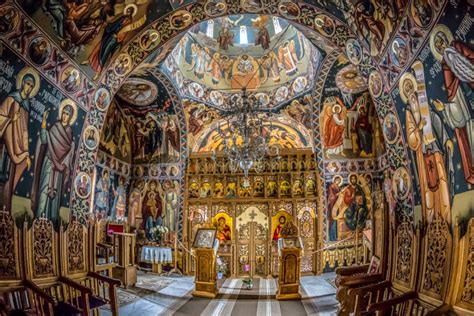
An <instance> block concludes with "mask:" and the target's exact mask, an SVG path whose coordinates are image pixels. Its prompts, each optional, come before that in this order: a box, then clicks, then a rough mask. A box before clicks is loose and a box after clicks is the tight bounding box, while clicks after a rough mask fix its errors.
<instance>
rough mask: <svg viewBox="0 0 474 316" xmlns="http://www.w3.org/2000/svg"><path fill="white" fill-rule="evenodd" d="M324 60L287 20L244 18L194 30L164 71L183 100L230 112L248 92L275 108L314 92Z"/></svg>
mask: <svg viewBox="0 0 474 316" xmlns="http://www.w3.org/2000/svg"><path fill="white" fill-rule="evenodd" d="M321 56H322V54H321V53H320V50H319V49H317V48H315V47H314V46H313V45H311V43H310V42H309V41H308V40H307V39H306V38H305V36H304V35H303V34H302V33H301V32H300V31H298V30H297V29H296V28H295V27H294V26H292V25H290V24H289V23H288V22H287V21H286V20H283V19H281V18H277V17H271V16H267V15H253V14H243V15H231V16H228V17H223V18H218V19H214V20H209V21H206V22H202V23H200V24H198V25H196V26H195V27H193V28H192V29H191V30H190V31H189V32H188V33H187V34H186V35H184V37H182V38H181V40H180V41H179V43H178V45H177V46H176V47H175V48H174V50H173V51H172V52H171V54H169V56H168V57H167V58H166V59H165V61H164V62H163V63H162V65H161V68H160V69H161V70H162V71H163V73H165V74H166V75H167V76H168V77H169V78H170V79H171V80H172V81H173V82H174V84H175V86H176V87H177V89H178V91H179V93H180V94H181V96H182V97H183V98H189V99H193V100H195V101H197V102H201V103H206V104H208V105H210V106H213V107H216V108H219V109H228V108H229V107H230V106H231V104H232V103H233V102H235V101H236V100H237V99H238V98H240V94H241V91H242V89H244V88H245V89H247V90H248V91H249V92H250V94H251V95H252V94H253V95H255V96H256V97H257V99H258V100H259V102H260V103H259V106H260V107H261V108H262V109H271V108H276V107H278V106H280V105H282V104H283V103H285V102H287V101H289V100H291V99H293V98H294V97H296V96H298V95H301V94H304V93H305V92H307V91H309V90H310V89H311V88H312V86H313V78H314V76H315V73H316V72H317V69H318V67H319V65H320V62H321V58H322V57H321Z"/></svg>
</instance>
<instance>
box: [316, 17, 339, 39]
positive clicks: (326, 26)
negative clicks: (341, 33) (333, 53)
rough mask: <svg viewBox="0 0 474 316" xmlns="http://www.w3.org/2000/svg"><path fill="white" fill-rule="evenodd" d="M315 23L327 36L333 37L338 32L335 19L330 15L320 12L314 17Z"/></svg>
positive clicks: (317, 28)
mask: <svg viewBox="0 0 474 316" xmlns="http://www.w3.org/2000/svg"><path fill="white" fill-rule="evenodd" d="M314 25H315V27H316V30H318V32H319V33H321V35H323V36H325V37H331V36H333V35H334V33H335V32H336V25H335V23H334V20H333V19H331V18H330V17H328V16H327V15H326V14H318V15H316V17H315V18H314Z"/></svg>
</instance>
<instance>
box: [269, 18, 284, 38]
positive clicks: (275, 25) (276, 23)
mask: <svg viewBox="0 0 474 316" xmlns="http://www.w3.org/2000/svg"><path fill="white" fill-rule="evenodd" d="M272 20H273V28H274V29H275V34H278V33H280V32H281V31H283V29H282V28H281V25H280V20H279V19H278V17H276V16H274V17H272Z"/></svg>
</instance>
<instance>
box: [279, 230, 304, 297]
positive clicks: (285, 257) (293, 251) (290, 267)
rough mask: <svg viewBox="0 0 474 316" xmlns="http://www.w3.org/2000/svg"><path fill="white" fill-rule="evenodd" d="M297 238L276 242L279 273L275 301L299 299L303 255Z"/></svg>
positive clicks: (281, 239) (282, 239)
mask: <svg viewBox="0 0 474 316" xmlns="http://www.w3.org/2000/svg"><path fill="white" fill-rule="evenodd" d="M302 248H303V247H302V243H301V239H300V238H299V237H287V238H280V239H279V240H278V255H279V258H280V271H279V276H278V291H277V295H276V298H277V300H294V299H300V298H301V294H300V293H299V289H300V276H301V270H300V265H301V256H302V255H303V249H302Z"/></svg>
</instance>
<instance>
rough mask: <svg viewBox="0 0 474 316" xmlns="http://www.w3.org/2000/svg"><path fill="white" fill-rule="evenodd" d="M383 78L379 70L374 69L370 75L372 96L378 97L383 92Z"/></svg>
mask: <svg viewBox="0 0 474 316" xmlns="http://www.w3.org/2000/svg"><path fill="white" fill-rule="evenodd" d="M382 90H383V79H382V76H381V75H380V73H379V72H378V71H372V72H371V73H370V75H369V91H370V94H372V97H374V98H378V97H380V95H381V94H382Z"/></svg>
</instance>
